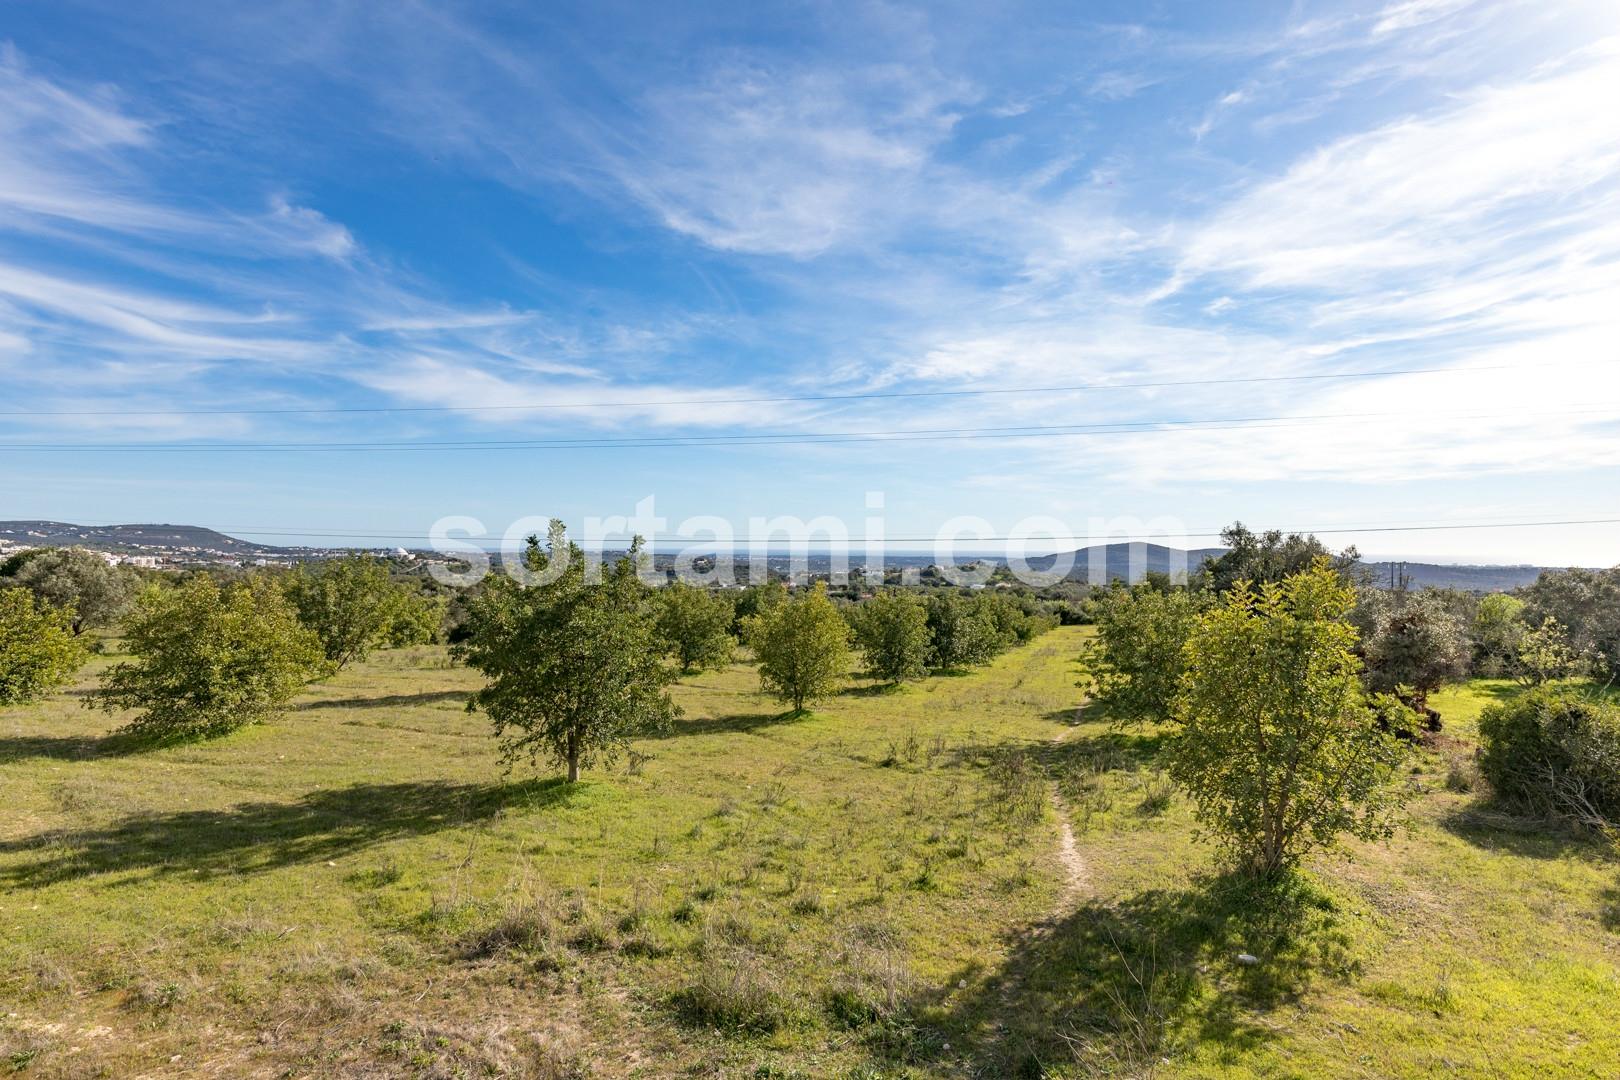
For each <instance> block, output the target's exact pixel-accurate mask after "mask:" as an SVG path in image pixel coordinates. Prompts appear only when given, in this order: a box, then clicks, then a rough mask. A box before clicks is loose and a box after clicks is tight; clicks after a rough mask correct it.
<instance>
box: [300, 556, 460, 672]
mask: <svg viewBox="0 0 1620 1080" xmlns="http://www.w3.org/2000/svg"><path fill="white" fill-rule="evenodd" d="M282 587H283V589H284V590H285V591H286V594H287V599H288V600H290V601H291V602H292V605H293V609H294V610H295V611H297V612H298V621H299V622H301V623H303V624H304V625H305V626H306V627H308V628H309V629H310V630H311V631H313V632H314V633H315V635H316V636H317V637H319V638H320V639H321V649H322V651H323V652H324V653H325V655H326V659H327V660H328V661H330V662H331V664H332V670H334V671H341V670H342V669H343V668H345V667H347V666H348V665H349V664H351V663H353V662H355V661H357V660H364V659H365V658H366V657H367V656H369V655H370V654H371V650H372V649H375V648H377V647H378V646H380V645H394V646H398V645H415V644H423V643H425V642H429V641H432V640H433V639H434V637H435V636H437V633H438V628H439V622H440V620H441V619H442V617H443V612H442V609H441V608H440V607H439V606H438V605H436V604H435V603H434V602H432V601H430V600H429V599H428V598H427V597H424V596H423V595H422V594H421V593H420V592H418V591H417V589H416V588H415V587H414V586H412V585H410V584H408V583H404V582H396V581H394V579H393V576H392V575H391V574H390V572H389V567H388V563H387V562H385V561H384V560H382V559H377V558H374V557H372V556H370V555H350V556H347V557H345V558H341V559H329V560H327V561H325V562H322V563H318V564H315V565H313V566H312V565H308V564H306V565H303V566H300V567H299V568H298V569H297V570H295V571H294V572H293V573H292V574H290V575H288V577H287V578H286V579H285V580H284V582H283V585H282Z"/></svg>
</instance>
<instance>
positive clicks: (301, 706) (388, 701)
mask: <svg viewBox="0 0 1620 1080" xmlns="http://www.w3.org/2000/svg"><path fill="white" fill-rule="evenodd" d="M470 696H471V694H470V692H469V691H466V690H427V691H424V692H422V693H420V694H385V695H383V696H381V697H367V698H323V699H321V700H319V701H301V702H299V703H298V704H297V705H295V706H293V707H294V708H295V709H297V710H299V711H300V712H308V711H311V710H315V709H371V708H377V709H389V708H408V707H410V706H413V705H437V704H438V703H439V702H441V701H453V702H455V703H456V704H458V705H465V704H466V703H467V698H468V697H470Z"/></svg>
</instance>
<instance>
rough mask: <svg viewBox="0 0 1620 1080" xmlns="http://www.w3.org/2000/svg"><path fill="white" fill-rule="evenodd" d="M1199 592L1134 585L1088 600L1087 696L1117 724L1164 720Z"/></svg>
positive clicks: (1197, 609) (1201, 604)
mask: <svg viewBox="0 0 1620 1080" xmlns="http://www.w3.org/2000/svg"><path fill="white" fill-rule="evenodd" d="M1203 596H1204V594H1201V593H1194V592H1189V591H1188V590H1186V589H1171V590H1169V591H1160V590H1159V589H1155V588H1148V587H1144V586H1137V587H1135V588H1131V589H1125V588H1117V587H1116V588H1113V589H1110V590H1108V591H1107V592H1105V593H1103V594H1102V595H1101V596H1099V597H1098V598H1097V599H1096V600H1095V601H1094V602H1093V603H1092V607H1091V610H1092V618H1093V621H1094V622H1095V623H1096V626H1097V636H1096V638H1094V639H1093V640H1092V641H1091V643H1090V644H1089V645H1088V647H1087V648H1086V649H1085V650H1084V652H1083V654H1082V656H1081V662H1082V663H1083V664H1084V665H1085V669H1086V675H1087V686H1088V689H1089V691H1090V695H1091V699H1092V701H1093V702H1095V703H1096V704H1097V705H1098V706H1099V707H1100V708H1102V709H1103V710H1104V711H1106V712H1107V714H1108V716H1109V717H1110V718H1111V719H1113V720H1114V721H1115V722H1118V723H1128V722H1142V721H1148V720H1165V719H1169V717H1170V714H1171V708H1172V706H1173V704H1174V702H1175V698H1176V693H1177V691H1178V690H1179V688H1180V686H1181V673H1182V670H1183V650H1184V649H1185V647H1186V645H1187V639H1188V638H1189V637H1190V636H1191V635H1192V632H1193V629H1194V628H1195V627H1196V626H1197V625H1198V617H1199V614H1200V613H1201V612H1202V611H1203V610H1204V608H1205V607H1206V602H1205V600H1204V599H1203Z"/></svg>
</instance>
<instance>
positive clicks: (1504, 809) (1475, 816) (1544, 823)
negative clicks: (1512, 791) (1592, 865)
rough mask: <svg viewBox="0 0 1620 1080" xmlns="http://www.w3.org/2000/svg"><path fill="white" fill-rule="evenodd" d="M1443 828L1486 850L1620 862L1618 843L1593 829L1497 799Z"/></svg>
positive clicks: (1459, 814)
mask: <svg viewBox="0 0 1620 1080" xmlns="http://www.w3.org/2000/svg"><path fill="white" fill-rule="evenodd" d="M1440 826H1441V828H1443V829H1445V830H1446V831H1447V832H1449V833H1451V834H1452V835H1453V836H1455V837H1457V838H1458V839H1461V840H1465V841H1467V842H1468V843H1470V844H1472V845H1473V846H1475V847H1477V848H1482V849H1484V850H1486V851H1501V852H1506V853H1507V854H1509V855H1519V856H1522V857H1524V858H1530V859H1561V858H1565V857H1566V856H1570V855H1574V856H1577V857H1580V858H1585V859H1589V860H1591V861H1594V862H1615V863H1620V858H1617V857H1616V854H1615V849H1614V845H1613V844H1612V843H1611V842H1610V841H1608V840H1606V839H1605V838H1604V837H1602V836H1600V835H1598V834H1597V833H1595V832H1592V831H1591V830H1585V829H1580V828H1577V827H1576V826H1574V825H1571V824H1568V823H1566V822H1562V821H1558V820H1557V819H1549V818H1543V817H1535V816H1527V815H1524V814H1521V813H1517V812H1515V809H1514V808H1513V807H1512V806H1511V805H1508V804H1505V803H1503V802H1501V801H1499V800H1496V799H1483V800H1480V801H1477V802H1475V803H1472V804H1470V805H1468V806H1465V807H1463V808H1461V809H1459V810H1455V811H1453V812H1451V813H1449V814H1447V815H1445V816H1444V817H1442V818H1441V819H1440Z"/></svg>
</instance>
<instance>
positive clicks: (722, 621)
mask: <svg viewBox="0 0 1620 1080" xmlns="http://www.w3.org/2000/svg"><path fill="white" fill-rule="evenodd" d="M658 601H659V605H658V632H659V633H660V634H662V635H663V637H664V640H665V642H666V643H667V646H668V649H669V651H670V652H671V653H673V654H674V656H675V659H676V660H677V661H679V663H680V665H681V670H682V671H687V672H690V671H698V670H701V669H703V668H710V667H719V666H721V665H723V664H725V663H726V662H727V661H729V660H730V659H731V652H732V649H734V648H735V647H736V644H737V640H736V639H735V638H733V637H732V636H731V620H732V615H733V612H732V605H731V601H730V600H729V599H728V598H727V597H726V596H725V594H724V593H719V592H715V591H714V590H712V589H705V588H700V587H698V586H696V585H689V584H687V583H686V582H684V581H672V582H670V583H669V584H668V585H666V586H665V587H664V588H662V589H660V590H658Z"/></svg>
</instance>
